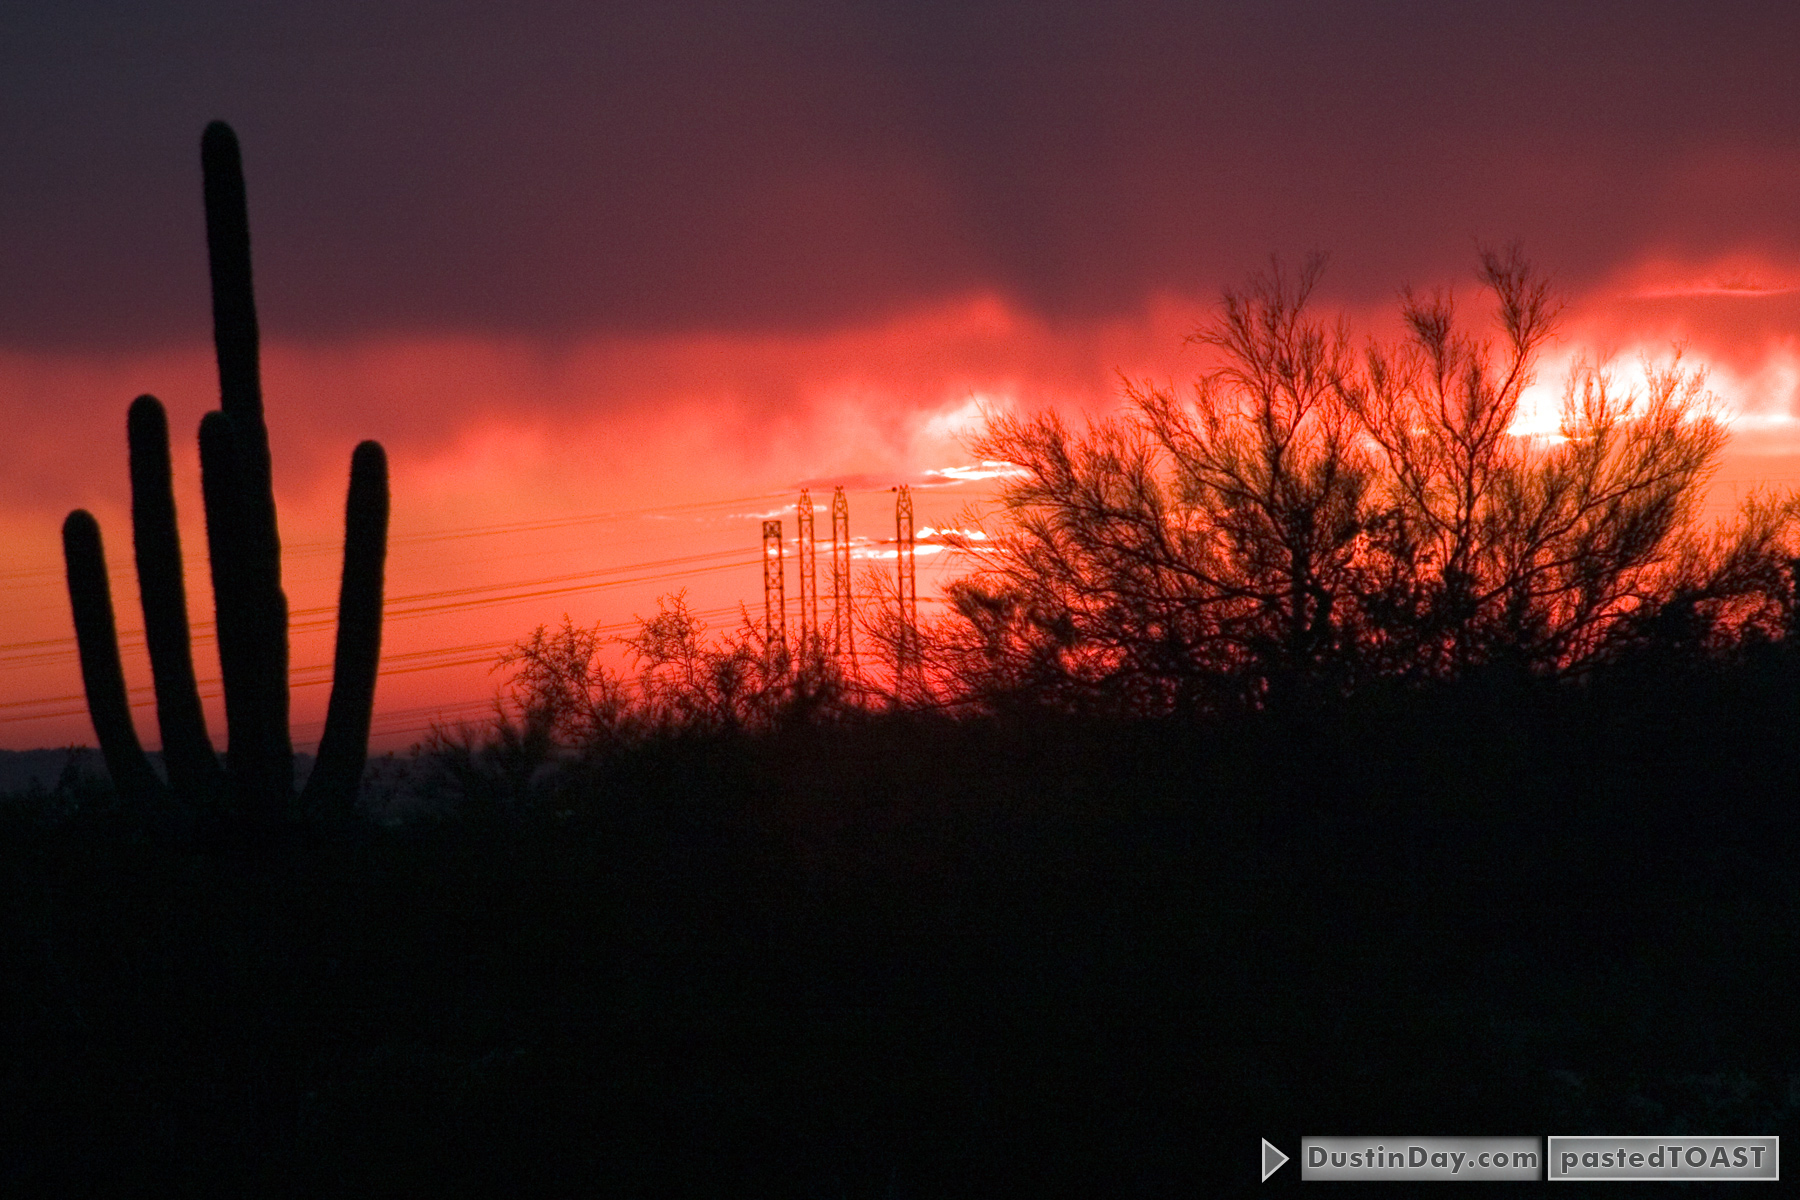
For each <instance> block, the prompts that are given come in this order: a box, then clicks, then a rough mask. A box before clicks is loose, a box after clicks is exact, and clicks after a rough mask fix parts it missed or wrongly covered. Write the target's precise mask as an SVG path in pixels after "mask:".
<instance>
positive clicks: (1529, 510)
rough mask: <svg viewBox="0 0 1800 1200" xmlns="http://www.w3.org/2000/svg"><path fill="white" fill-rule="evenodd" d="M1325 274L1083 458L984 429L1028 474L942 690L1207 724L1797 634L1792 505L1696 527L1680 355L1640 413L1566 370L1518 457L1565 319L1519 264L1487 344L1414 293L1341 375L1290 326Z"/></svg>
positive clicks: (1010, 427)
mask: <svg viewBox="0 0 1800 1200" xmlns="http://www.w3.org/2000/svg"><path fill="white" fill-rule="evenodd" d="M1319 271H1320V262H1319V260H1316V259H1315V260H1313V261H1310V262H1309V263H1308V264H1307V266H1306V267H1305V268H1304V269H1303V270H1302V271H1301V272H1300V273H1299V274H1298V276H1289V275H1287V274H1285V273H1284V272H1283V271H1282V270H1281V269H1280V267H1279V265H1277V266H1276V268H1275V269H1274V270H1273V271H1272V272H1269V273H1265V274H1263V275H1260V276H1258V277H1256V278H1255V279H1253V280H1252V282H1251V284H1250V285H1249V287H1247V288H1246V289H1243V290H1241V291H1233V292H1228V293H1227V294H1226V296H1225V298H1224V303H1223V305H1222V307H1221V310H1220V312H1219V314H1218V315H1217V316H1216V317H1215V318H1214V319H1213V321H1212V322H1210V323H1209V324H1208V325H1207V326H1205V327H1204V328H1203V329H1202V330H1201V331H1200V332H1199V333H1197V334H1196V335H1195V336H1194V338H1193V339H1192V340H1194V341H1196V342H1198V343H1201V344H1203V345H1206V346H1209V347H1211V348H1213V349H1214V350H1216V351H1218V352H1219V354H1220V358H1221V365H1220V366H1219V367H1218V368H1217V369H1215V370H1213V371H1212V372H1210V373H1208V374H1207V375H1205V376H1204V377H1203V378H1202V379H1201V380H1200V381H1199V384H1198V386H1197V388H1196V389H1195V392H1194V395H1193V398H1192V400H1191V401H1187V402H1184V401H1181V400H1178V399H1177V398H1176V397H1175V396H1174V395H1173V394H1172V393H1170V392H1169V391H1167V390H1164V389H1156V388H1150V387H1138V386H1131V385H1128V388H1127V394H1128V396H1129V398H1130V399H1131V401H1132V402H1133V405H1134V410H1133V412H1132V413H1131V414H1130V415H1129V416H1127V417H1125V418H1122V419H1117V420H1111V421H1103V422H1099V423H1096V424H1093V425H1090V426H1089V427H1088V428H1087V430H1086V431H1085V432H1077V431H1074V430H1071V429H1070V428H1068V427H1067V426H1066V425H1065V424H1064V423H1063V422H1062V421H1061V420H1059V419H1058V418H1057V417H1056V416H1054V415H1042V416H1038V417H1035V418H1029V419H1020V418H1002V419H1000V420H998V421H996V422H994V423H993V424H992V425H991V426H990V428H989V429H988V431H987V432H986V434H985V435H984V436H983V437H982V438H981V439H980V440H979V441H978V442H977V444H976V446H975V447H974V449H975V452H976V453H978V454H979V455H980V456H981V457H983V458H991V459H1005V460H1008V461H1011V462H1013V463H1015V464H1017V465H1019V466H1020V467H1022V468H1024V471H1025V475H1024V476H1023V477H1022V478H1020V479H1019V480H1018V481H1017V482H1016V483H1013V484H1011V485H1010V486H1009V487H1008V488H1007V489H1006V490H1005V492H1004V493H1003V497H1002V499H1003V503H1004V505H1005V510H1006V515H1007V517H1008V518H1010V527H1009V528H1008V529H1006V530H1005V531H1003V532H1002V533H1001V534H1000V536H999V537H997V538H996V539H995V542H994V543H993V545H994V547H995V552H994V553H992V554H991V555H989V556H988V557H987V558H986V561H985V563H984V565H983V567H982V568H981V569H980V570H978V571H977V572H975V573H974V574H973V575H972V576H970V577H968V578H966V579H964V580H961V581H959V582H957V583H956V584H954V585H952V588H951V590H950V599H951V601H952V612H953V615H952V616H951V618H949V619H947V620H944V621H940V622H938V623H937V624H936V626H935V628H934V629H933V631H932V636H931V637H929V638H928V639H927V646H928V648H929V650H930V657H931V659H932V663H931V674H932V677H933V679H934V681H935V682H934V686H935V687H936V688H937V690H938V691H939V692H940V693H942V694H945V695H948V696H951V697H957V698H961V699H965V700H972V701H976V702H978V703H980V704H983V705H986V706H987V707H989V708H993V707H996V706H1003V705H1006V704H1009V703H1016V702H1025V703H1030V704H1048V705H1050V706H1052V707H1056V708H1061V709H1065V710H1071V711H1098V712H1107V713H1114V714H1119V715H1156V714H1169V713H1175V714H1180V713H1198V712H1207V711H1221V710H1230V709H1234V708H1243V707H1246V706H1247V707H1259V706H1262V705H1265V704H1269V703H1284V702H1287V701H1290V700H1291V701H1295V702H1301V703H1310V702H1315V701H1319V700H1324V699H1326V698H1329V697H1332V696H1341V695H1343V694H1345V693H1346V692H1348V691H1350V690H1353V689H1355V688H1357V687H1359V686H1361V685H1363V684H1366V683H1369V682H1371V681H1374V680H1379V679H1401V680H1411V681H1425V680H1440V681H1442V680H1449V679H1454V678H1457V677H1460V676H1461V675H1462V674H1464V673H1466V672H1468V671H1470V670H1471V669H1474V668H1477V667H1482V668H1486V667H1489V666H1497V665H1502V664H1509V665H1510V668H1511V669H1517V670H1521V671H1524V672H1528V673H1531V674H1535V675H1539V676H1557V677H1562V676H1570V675H1575V674H1580V673H1582V672H1585V671H1587V670H1589V669H1591V668H1592V667H1594V666H1595V665H1597V664H1599V663H1602V662H1605V661H1608V660H1609V659H1611V658H1614V657H1616V656H1617V655H1618V654H1619V653H1620V652H1622V651H1623V650H1624V649H1625V648H1627V647H1629V646H1631V645H1633V644H1635V643H1636V642H1639V641H1642V640H1643V639H1644V638H1645V637H1647V636H1654V635H1655V631H1657V630H1659V629H1662V628H1665V627H1667V626H1668V624H1669V622H1670V620H1671V619H1672V616H1673V615H1674V614H1676V613H1678V612H1680V611H1689V610H1691V611H1692V612H1694V613H1696V614H1698V615H1699V616H1700V617H1701V618H1704V621H1705V623H1706V624H1707V627H1708V628H1709V629H1711V630H1712V631H1713V632H1714V633H1715V634H1718V635H1721V636H1726V637H1729V636H1733V635H1734V634H1735V633H1740V632H1743V631H1746V630H1752V629H1769V630H1774V629H1777V628H1779V627H1780V626H1781V624H1782V622H1783V621H1784V620H1786V619H1788V617H1789V615H1790V613H1789V610H1790V609H1791V605H1792V600H1791V591H1790V588H1789V586H1788V580H1787V574H1788V570H1789V567H1788V562H1789V559H1790V557H1791V553H1792V551H1791V549H1790V546H1789V543H1790V541H1791V536H1792V531H1793V527H1794V521H1795V517H1796V504H1795V501H1794V500H1793V499H1792V498H1785V499H1768V498H1763V497H1757V498H1753V499H1752V500H1751V501H1750V502H1749V503H1748V504H1747V505H1746V507H1745V509H1744V512H1743V513H1742V514H1741V517H1740V520H1739V522H1738V524H1737V525H1736V526H1735V527H1734V528H1732V529H1729V530H1725V531H1721V532H1717V533H1714V534H1712V535H1710V536H1707V535H1703V534H1702V533H1701V532H1699V531H1698V530H1696V529H1695V515H1696V511H1697V505H1698V501H1699V498H1700V492H1701V488H1702V487H1703V485H1704V483H1705V481H1706V479H1707V477H1708V475H1709V473H1710V471H1711V468H1712V467H1713V465H1714V463H1715V461H1716V458H1717V455H1718V453H1719V450H1720V449H1721V447H1722V445H1723V443H1724V440H1725V436H1726V434H1725V430H1724V427H1723V425H1722V424H1721V422H1720V421H1719V420H1717V419H1716V417H1715V416H1714V415H1713V414H1712V413H1711V411H1710V404H1711V397H1710V395H1709V394H1708V393H1707V392H1706V391H1705V389H1704V378H1705V377H1704V373H1703V372H1701V371H1690V370H1687V369H1685V368H1684V367H1683V366H1682V365H1681V362H1680V359H1679V355H1678V356H1677V357H1676V359H1675V361H1674V362H1672V363H1670V364H1668V365H1666V366H1662V367H1655V366H1649V367H1647V379H1648V386H1647V388H1646V389H1645V390H1643V391H1642V392H1639V391H1633V390H1630V389H1625V388H1622V387H1620V386H1619V384H1618V383H1617V381H1616V379H1615V378H1614V377H1613V376H1612V375H1611V374H1610V373H1609V372H1608V371H1607V370H1605V369H1604V368H1603V367H1602V366H1601V365H1598V364H1595V363H1592V362H1584V363H1582V364H1580V365H1579V366H1578V368H1577V370H1576V371H1575V373H1574V376H1573V378H1572V380H1571V382H1570V385H1569V388H1568V390H1567V392H1566V393H1565V396H1564V399H1563V404H1562V414H1561V428H1560V434H1561V437H1560V440H1559V441H1558V442H1556V443H1555V444H1553V445H1548V446H1545V445H1538V444H1533V443H1531V442H1530V441H1528V440H1527V439H1523V438H1519V437H1516V436H1514V435H1513V434H1512V433H1511V427H1512V425H1513V423H1514V420H1515V418H1516V416H1517V414H1518V411H1519V405H1520V402H1521V399H1522V397H1523V394H1524V391H1525V389H1526V388H1527V387H1528V386H1530V385H1531V383H1532V382H1533V380H1534V373H1535V370H1536V365H1537V358H1538V353H1539V351H1540V349H1541V348H1542V346H1543V344H1544V341H1545V339H1546V338H1547V337H1548V336H1549V334H1550V332H1551V330H1552V329H1553V327H1554V322H1555V318H1556V305H1555V303H1554V301H1553V300H1552V298H1551V296H1550V292H1549V289H1548V287H1547V286H1546V284H1545V282H1544V281H1543V279H1542V278H1541V277H1540V276H1538V275H1537V274H1536V273H1535V272H1534V271H1533V270H1532V269H1531V267H1530V266H1529V264H1527V263H1526V262H1525V261H1524V259H1523V258H1522V257H1521V256H1520V255H1519V254H1518V252H1517V251H1516V250H1513V251H1508V252H1506V253H1495V252H1487V253H1484V254H1483V255H1482V259H1481V269H1480V278H1481V280H1482V282H1483V284H1484V285H1485V286H1486V288H1487V289H1488V290H1489V291H1490V292H1491V293H1492V296H1493V298H1494V300H1495V301H1496V304H1497V311H1498V326H1499V337H1498V339H1497V344H1490V342H1489V341H1487V340H1485V339H1482V338H1480V337H1477V336H1475V335H1473V334H1471V333H1469V332H1467V331H1465V330H1464V329H1462V328H1461V327H1460V325H1459V324H1458V321H1457V317H1456V312H1455V309H1454V306H1453V304H1452V303H1451V301H1450V299H1449V297H1448V296H1447V295H1441V294H1440V295H1433V296H1430V297H1426V298H1420V297H1418V296H1415V295H1413V294H1411V293H1408V294H1407V295H1406V298H1405V302H1404V305H1403V310H1402V313H1403V316H1404V318H1405V320H1406V323H1407V326H1408V329H1409V331H1410V332H1409V336H1408V337H1407V338H1406V339H1405V340H1404V341H1402V342H1401V343H1400V344H1399V345H1397V346H1381V345H1375V346H1372V347H1371V348H1370V349H1369V351H1368V352H1367V354H1366V355H1364V356H1362V357H1361V359H1360V361H1359V357H1358V355H1356V354H1355V353H1354V352H1353V351H1352V348H1351V346H1350V342H1349V338H1348V335H1347V333H1346V332H1345V330H1344V328H1343V327H1342V325H1341V324H1340V325H1338V326H1335V327H1333V326H1329V325H1327V324H1326V323H1325V322H1323V321H1321V320H1319V319H1317V318H1316V317H1314V316H1312V315H1311V313H1310V312H1309V311H1308V308H1307V305H1308V301H1309V298H1310V295H1311V293H1312V291H1313V288H1314V285H1315V284H1316V282H1317V279H1318V276H1319Z"/></svg>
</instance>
